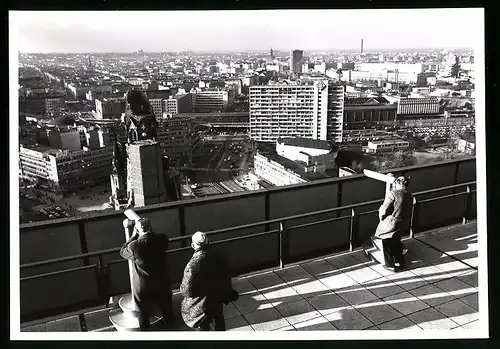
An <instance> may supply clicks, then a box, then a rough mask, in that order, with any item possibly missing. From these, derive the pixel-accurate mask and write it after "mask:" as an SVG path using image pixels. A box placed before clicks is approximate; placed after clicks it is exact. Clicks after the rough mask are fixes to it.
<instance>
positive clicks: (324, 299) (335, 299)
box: [307, 292, 351, 315]
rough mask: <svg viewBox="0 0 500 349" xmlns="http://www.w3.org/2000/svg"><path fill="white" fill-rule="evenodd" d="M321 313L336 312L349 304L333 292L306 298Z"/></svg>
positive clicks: (348, 306)
mask: <svg viewBox="0 0 500 349" xmlns="http://www.w3.org/2000/svg"><path fill="white" fill-rule="evenodd" d="M307 301H308V302H309V304H311V305H312V306H313V307H314V308H315V309H316V310H318V311H319V312H320V313H321V315H327V314H330V313H334V312H338V311H340V310H342V309H347V308H350V307H351V306H350V305H349V303H347V302H346V301H345V300H344V299H343V298H341V297H340V296H339V295H337V294H336V293H334V292H331V293H327V294H321V295H318V296H315V297H312V298H309V299H308V300H307Z"/></svg>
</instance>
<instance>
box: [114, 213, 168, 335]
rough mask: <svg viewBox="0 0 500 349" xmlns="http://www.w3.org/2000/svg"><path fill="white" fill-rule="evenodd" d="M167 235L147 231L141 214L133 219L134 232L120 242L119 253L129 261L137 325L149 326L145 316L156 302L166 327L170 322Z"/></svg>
mask: <svg viewBox="0 0 500 349" xmlns="http://www.w3.org/2000/svg"><path fill="white" fill-rule="evenodd" d="M167 249H168V236H167V235H165V234H155V233H153V232H152V231H151V223H150V221H149V219H147V218H141V219H139V220H138V221H137V222H136V223H135V227H134V234H133V235H132V237H131V238H130V239H129V240H128V241H127V242H126V243H125V244H124V245H123V246H122V248H121V250H120V255H121V256H122V257H123V258H125V259H130V260H132V261H133V275H134V277H133V280H134V281H133V285H132V287H133V295H134V301H135V303H136V305H137V307H138V308H139V310H140V312H139V316H138V318H139V327H140V329H141V330H147V329H149V328H150V326H151V325H150V323H149V317H150V314H151V311H152V309H153V307H154V306H157V307H158V308H159V309H160V311H161V313H162V316H163V321H164V322H165V323H166V325H167V327H168V328H173V326H174V314H173V309H172V288H171V284H170V278H169V275H168V268H167V260H166V256H165V252H166V250H167Z"/></svg>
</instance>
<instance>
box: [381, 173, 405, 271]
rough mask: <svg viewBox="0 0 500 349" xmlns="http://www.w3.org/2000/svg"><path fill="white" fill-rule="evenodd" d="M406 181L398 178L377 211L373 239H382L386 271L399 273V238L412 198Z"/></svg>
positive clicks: (402, 259) (402, 262)
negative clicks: (377, 220) (377, 221)
mask: <svg viewBox="0 0 500 349" xmlns="http://www.w3.org/2000/svg"><path fill="white" fill-rule="evenodd" d="M407 185H408V179H407V178H405V177H402V176H401V177H398V178H397V179H396V180H395V181H394V184H393V188H392V190H390V191H389V192H388V193H387V195H386V197H385V200H384V203H383V204H382V206H380V209H379V218H380V223H379V225H378V226H377V230H376V232H375V237H374V238H375V239H382V246H383V253H384V261H385V267H386V269H390V270H393V271H399V270H402V269H404V267H405V265H404V258H403V245H402V244H401V236H402V234H403V232H404V229H405V228H406V227H407V225H408V219H409V218H410V213H411V206H412V196H411V193H410V192H409V191H408V189H407Z"/></svg>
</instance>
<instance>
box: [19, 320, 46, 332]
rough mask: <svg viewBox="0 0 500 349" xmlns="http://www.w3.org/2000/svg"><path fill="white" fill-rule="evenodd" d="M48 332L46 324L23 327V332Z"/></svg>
mask: <svg viewBox="0 0 500 349" xmlns="http://www.w3.org/2000/svg"><path fill="white" fill-rule="evenodd" d="M46 331H47V326H46V324H45V322H44V323H42V324H38V325H33V326H27V327H21V332H46Z"/></svg>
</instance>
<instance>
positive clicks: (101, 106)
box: [95, 98, 125, 119]
mask: <svg viewBox="0 0 500 349" xmlns="http://www.w3.org/2000/svg"><path fill="white" fill-rule="evenodd" d="M95 109H96V113H97V118H100V119H113V118H118V117H120V116H121V115H122V113H124V112H125V98H109V99H108V98H102V99H98V98H96V99H95Z"/></svg>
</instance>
